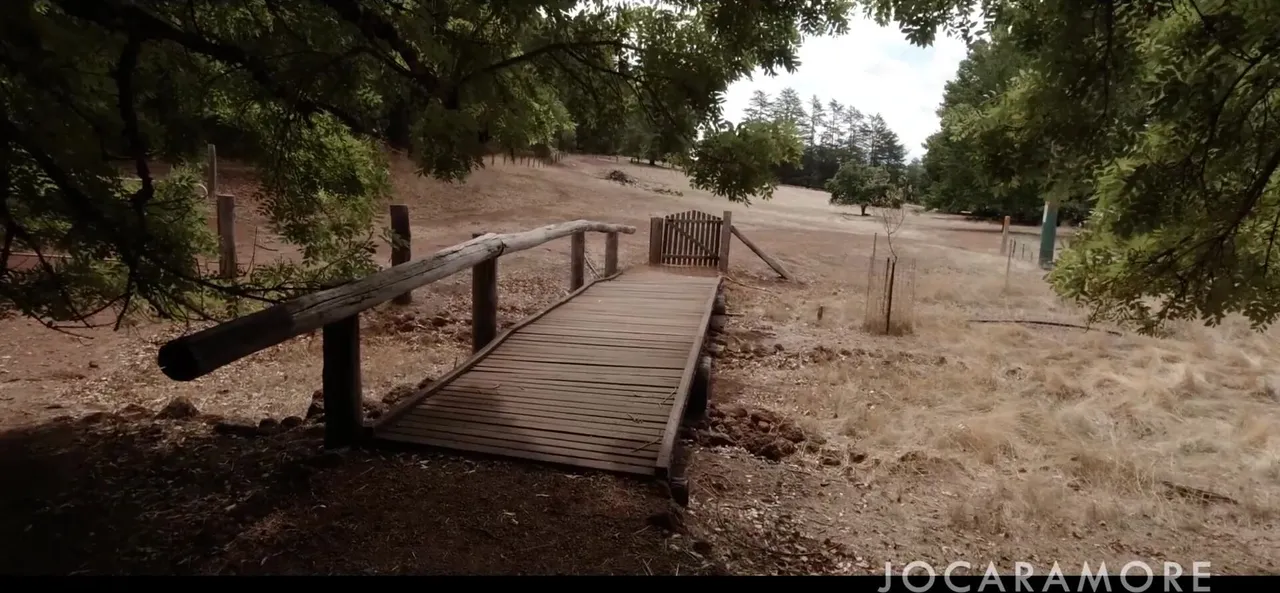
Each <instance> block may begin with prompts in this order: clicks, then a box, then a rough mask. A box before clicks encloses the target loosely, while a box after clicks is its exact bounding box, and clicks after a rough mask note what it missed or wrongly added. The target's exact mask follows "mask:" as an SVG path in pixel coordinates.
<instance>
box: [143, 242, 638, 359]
mask: <svg viewBox="0 0 1280 593" xmlns="http://www.w3.org/2000/svg"><path fill="white" fill-rule="evenodd" d="M579 232H602V233H608V232H616V233H623V234H628V235H629V234H632V233H635V232H636V229H635V227H631V226H624V225H616V224H606V223H601V222H591V221H586V220H578V221H573V222H567V223H560V224H552V225H547V226H544V227H542V228H538V229H534V230H531V231H525V232H522V233H512V234H507V235H493V234H489V235H484V236H481V237H476V238H474V239H472V240H470V241H467V242H465V243H460V244H458V245H454V246H452V247H449V248H446V249H443V250H440V251H437V252H436V253H435V254H433V255H431V256H430V257H427V258H424V259H419V260H416V261H412V262H409V263H406V264H401V265H399V266H392V267H390V268H387V269H384V270H381V271H379V272H375V273H373V274H370V275H368V276H365V277H364V278H362V279H360V280H356V281H354V282H350V283H347V284H344V285H342V286H338V287H335V288H330V289H327V290H320V291H317V292H314V293H311V294H308V295H305V296H301V297H298V298H295V299H291V300H289V301H286V302H284V303H281V304H279V305H275V306H273V307H269V308H267V309H263V310H262V311H258V312H256V313H252V314H250V315H246V316H244V317H241V318H239V319H235V320H232V321H228V322H226V323H223V324H220V325H216V326H214V327H211V328H208V329H205V330H202V331H199V332H196V333H194V334H191V335H188V336H183V337H181V338H177V339H175V340H172V341H170V342H169V343H167V344H165V345H164V346H163V347H161V348H160V352H159V354H158V356H157V363H158V364H159V365H160V368H161V370H163V371H164V373H165V375H167V376H168V377H169V378H171V379H174V380H178V381H190V380H192V379H196V378H198V377H201V376H204V375H207V374H209V373H211V372H213V371H214V370H216V369H218V368H220V367H223V366H225V365H227V364H230V363H232V362H235V361H236V360H239V359H241V358H244V357H245V356H248V355H250V354H253V353H254V352H257V351H259V350H262V349H264V348H269V347H271V346H274V345H276V344H279V343H281V342H283V341H285V340H288V339H289V338H292V337H295V336H298V335H301V334H304V333H307V332H310V331H313V330H316V329H319V328H321V327H324V326H325V325H327V324H329V323H331V322H333V321H337V320H339V319H343V318H346V317H350V316H352V315H356V314H358V313H360V312H361V311H364V310H366V309H369V308H372V307H374V306H377V305H379V304H382V303H385V302H387V301H389V300H391V299H393V298H395V297H396V296H397V295H401V294H404V293H406V292H409V291H412V290H413V289H415V288H418V287H420V286H424V285H426V284H430V283H431V282H434V281H436V280H439V279H441V278H445V277H447V276H450V275H453V274H455V273H457V272H460V271H462V270H465V269H468V268H471V267H474V266H475V265H476V264H478V263H480V262H482V261H485V260H489V259H493V258H495V257H498V256H499V255H502V254H505V253H513V252H516V251H523V250H526V249H530V248H532V247H536V246H538V245H541V244H543V243H546V242H548V241H551V240H554V239H559V238H562V237H567V236H570V235H573V234H574V233H579Z"/></svg>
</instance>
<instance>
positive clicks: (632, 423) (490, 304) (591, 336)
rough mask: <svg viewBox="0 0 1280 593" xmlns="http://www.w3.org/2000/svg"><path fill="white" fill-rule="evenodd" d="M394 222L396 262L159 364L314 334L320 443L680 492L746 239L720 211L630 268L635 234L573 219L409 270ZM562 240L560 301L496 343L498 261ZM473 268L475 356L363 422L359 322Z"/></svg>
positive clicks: (677, 231) (463, 248) (163, 354)
mask: <svg viewBox="0 0 1280 593" xmlns="http://www.w3.org/2000/svg"><path fill="white" fill-rule="evenodd" d="M395 212H396V210H395V209H394V207H393V228H395V230H396V232H397V234H398V235H399V236H400V237H401V238H402V239H404V240H403V241H401V242H399V245H400V246H399V248H398V249H397V250H396V251H395V252H394V253H393V262H395V265H393V266H392V267H390V268H387V269H384V270H382V271H379V272H376V273H374V274H371V275H369V276H367V277H365V278H362V279H359V280H356V281H353V282H350V283H348V284H344V285H341V286H338V287H335V288H330V289H327V290H321V291H318V292H315V293H312V294H308V295H305V296H302V297H298V298H296V299H293V300H290V301H286V302H284V303H280V304H277V305H274V306H272V307H270V308H267V309H263V310H261V311H258V312H256V313H253V314H250V315H247V316H245V317H241V318H239V319H235V320H232V321H228V322H226V323H223V324H221V325H217V326H214V327H211V328H209V329H205V330H203V331H200V332H197V333H194V334H191V335H187V336H184V337H181V338H178V339H175V340H173V341H171V342H169V343H167V344H165V345H164V346H163V347H162V348H161V349H160V352H159V355H158V363H159V365H160V367H161V368H162V369H163V371H164V372H165V374H166V375H168V376H169V377H170V378H172V379H175V380H179V381H189V380H192V379H195V378H198V377H200V376H203V375H206V374H208V373H210V372H213V371H214V370H215V369H217V368H219V367H222V366H224V365H226V364H229V363H231V362H233V361H235V360H238V359H240V358H243V357H245V356H248V355H250V354H252V353H254V352H258V351H260V350H263V349H265V348H268V347H270V346H273V345H276V344H279V343H281V342H284V341H286V340H288V339H291V338H293V337H296V336H299V335H302V334H305V333H309V332H312V331H314V330H317V329H322V330H323V339H324V345H323V355H324V371H323V387H324V404H325V443H326V445H327V446H331V447H341V446H350V445H355V444H377V443H387V444H390V443H395V444H400V445H422V446H430V447H436V448H443V449H449V450H455V451H464V452H471V453H480V454H490V455H498V456H503V457H512V458H519V459H528V460H534V461H541V462H551V463H558V464H565V465H572V466H579V467H585V468H594V469H601V470H609V471H618V472H625V473H632V474H642V475H651V476H657V477H659V478H665V479H669V480H671V481H673V483H678V482H682V480H681V479H680V476H679V475H677V473H679V472H677V471H675V470H674V469H673V461H672V460H673V453H674V448H675V446H676V436H677V432H678V429H679V426H680V423H681V421H682V419H683V418H685V417H686V416H687V415H697V414H699V413H700V412H702V411H703V410H704V409H705V405H706V398H707V393H708V391H709V381H710V358H709V357H706V356H704V355H703V353H702V350H703V342H704V337H705V336H706V334H707V331H708V327H709V324H710V322H711V319H712V316H713V315H714V314H718V313H723V312H724V311H723V300H722V299H719V298H717V297H718V293H719V291H720V286H721V273H722V272H723V271H725V270H726V269H727V265H728V253H729V238H730V236H731V234H732V235H737V236H739V237H741V235H740V234H739V233H737V231H736V229H733V228H732V225H731V224H730V217H729V213H727V212H726V213H725V216H723V217H715V216H710V215H706V214H703V213H700V212H688V213H681V214H675V215H670V216H667V217H663V218H653V219H651V223H650V246H649V265H648V266H639V267H637V268H636V269H634V270H628V271H626V272H625V273H624V272H622V271H620V270H619V267H618V237H619V235H620V234H633V233H635V231H636V229H635V227H631V226H625V225H615V224H606V223H600V222H590V221H575V222H568V223H562V224H555V225H549V226H546V227H542V228H539V229H535V230H532V231H527V232H523V233H513V234H507V235H496V234H482V235H478V236H475V237H474V238H473V239H472V240H470V241H467V242H465V243H461V244H458V245H454V246H452V247H449V248H447V249H444V250H441V251H439V252H437V253H434V254H432V255H431V256H429V257H427V258H425V259H420V260H414V261H409V259H410V258H409V256H408V254H407V253H406V252H405V248H404V245H406V244H407V242H408V241H407V239H408V224H407V221H406V220H404V219H403V217H401V219H400V220H399V221H398V222H397V221H396V218H397V217H396V216H394V213H395ZM401 213H403V210H401ZM726 229H727V230H726ZM588 232H601V233H605V234H606V242H605V263H604V273H603V275H601V277H599V278H596V279H594V280H592V281H590V282H587V281H585V264H586V235H587V233H588ZM564 237H570V238H571V249H570V263H571V265H570V274H569V277H570V278H569V289H570V292H569V294H568V295H567V296H566V297H565V298H563V299H561V300H560V301H558V302H556V303H553V304H552V305H550V306H549V307H547V308H546V309H544V310H542V311H540V312H538V313H537V314H534V315H532V316H530V317H528V318H526V319H524V320H521V321H520V322H518V323H517V324H515V325H514V326H512V327H511V328H509V329H507V330H506V331H505V332H503V333H501V334H498V333H497V331H496V329H497V302H498V290H497V287H498V284H497V260H498V258H499V257H500V256H501V255H503V254H507V253H511V252H514V251H521V250H525V249H529V248H532V247H535V246H538V245H541V244H544V243H547V242H549V241H552V240H555V239H560V238H564ZM749 246H750V247H751V248H752V249H753V251H757V252H758V250H757V249H756V248H755V246H754V245H750V244H749ZM762 255H763V254H762ZM774 263H776V262H771V265H773V264H774ZM468 268H469V269H471V270H472V338H473V340H472V345H473V355H472V356H471V357H470V358H469V359H467V360H466V361H465V362H463V363H462V364H460V365H458V366H457V367H456V368H454V369H453V370H452V371H450V372H449V373H447V374H446V375H445V376H443V377H441V378H440V379H439V380H437V381H435V382H434V383H432V384H431V385H428V386H426V387H425V388H422V389H420V390H419V391H418V392H416V393H414V394H412V395H411V396H410V397H408V398H406V399H405V400H403V401H402V402H400V403H399V404H397V405H396V406H395V407H394V408H392V409H391V410H390V411H388V412H387V413H386V414H385V415H383V416H382V417H381V418H379V419H378V420H377V421H376V422H374V423H366V422H365V420H364V418H363V417H362V412H361V409H362V407H361V398H362V389H361V383H360V338H359V314H360V313H361V312H362V311H366V310H368V309H370V308H372V307H374V306H377V305H380V304H382V303H385V302H387V301H395V302H397V303H404V302H406V301H408V300H411V298H412V297H411V295H410V293H411V291H412V290H413V289H416V288H419V287H421V286H424V285H426V284H429V283H431V282H434V281H436V280H439V279H441V278H444V277H447V276H449V275H451V274H454V273H457V272H460V271H462V270H466V269H468ZM593 270H594V268H593ZM779 271H780V273H781V274H783V275H785V272H783V271H781V270H779ZM673 491H674V489H673ZM677 495H679V493H677Z"/></svg>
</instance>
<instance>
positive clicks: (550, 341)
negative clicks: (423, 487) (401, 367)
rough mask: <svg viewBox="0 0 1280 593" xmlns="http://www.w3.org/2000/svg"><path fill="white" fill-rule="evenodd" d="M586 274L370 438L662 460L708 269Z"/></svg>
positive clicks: (646, 469) (576, 459)
mask: <svg viewBox="0 0 1280 593" xmlns="http://www.w3.org/2000/svg"><path fill="white" fill-rule="evenodd" d="M703 237H704V238H705V235H703ZM664 285H665V288H666V289H667V290H666V292H663V291H662V290H661V289H662V288H663V287H664ZM588 286H591V288H586V289H584V290H580V291H576V292H575V294H576V295H577V296H576V297H574V298H573V299H572V300H566V301H562V303H561V304H560V305H559V307H557V308H556V310H555V311H551V312H545V313H544V314H543V315H541V316H540V317H539V318H538V319H537V320H536V321H532V322H529V323H526V324H524V325H523V326H521V327H519V328H513V330H510V331H509V332H508V333H507V334H504V336H505V337H504V338H503V341H502V343H501V345H500V346H497V347H493V348H490V349H488V350H487V351H486V352H485V353H483V354H482V355H477V356H473V357H472V359H471V360H469V361H468V365H467V368H466V369H465V370H463V371H461V372H455V373H451V374H450V375H448V376H446V377H444V378H442V379H441V381H438V382H437V383H436V384H433V385H432V386H431V387H428V389H427V390H425V391H424V392H423V393H421V394H420V395H418V394H415V396H413V399H414V401H413V402H412V403H410V404H408V407H406V408H403V409H402V410H401V411H399V412H396V411H393V412H392V413H390V414H388V415H387V416H384V418H383V419H381V420H379V423H378V424H377V426H376V427H375V429H374V435H375V438H378V439H383V440H388V441H399V442H404V443H417V444H427V445H430V446H437V447H441V448H446V449H454V450H460V451H469V452H473V453H488V454H498V455H503V456H507V457H516V458H525V459H539V458H540V459H542V460H551V461H553V462H555V463H561V464H569V465H576V466H579V467H599V468H602V469H603V468H604V466H602V465H599V464H621V466H611V467H613V469H614V470H615V471H625V472H629V473H641V474H647V475H655V474H657V473H660V472H664V471H666V470H665V468H666V466H664V465H663V462H662V454H663V451H664V448H666V449H671V448H673V447H674V434H675V429H674V427H673V425H672V424H671V423H672V419H673V418H674V419H675V420H676V422H677V424H676V426H678V422H679V419H680V418H681V417H683V416H684V414H685V410H686V408H687V401H688V397H689V395H690V390H691V388H692V382H693V381H694V379H693V376H691V375H690V372H691V371H693V372H696V369H694V367H695V366H697V365H696V364H691V363H690V362H689V355H690V353H694V354H697V353H699V352H700V351H701V347H702V346H701V336H702V335H703V334H705V332H706V328H707V324H708V315H709V314H710V309H711V307H712V302H713V300H714V298H715V297H716V295H717V294H718V292H719V290H718V287H719V277H718V276H713V277H683V276H672V275H666V274H661V273H651V274H637V275H636V276H630V275H628V276H623V277H621V278H619V279H617V280H614V281H611V282H603V283H595V284H594V285H588ZM633 287H640V288H641V290H640V291H639V293H640V296H633V295H632V293H631V292H630V291H629V290H628V289H629V288H633ZM664 295H665V296H669V297H672V298H668V299H663V298H661V297H663V296H664ZM637 307H639V308H637ZM654 332H656V333H654ZM574 334H584V335H585V336H586V337H585V338H579V337H577V336H576V335H574ZM650 337H657V338H661V340H660V341H652V340H650V339H649V338H650ZM697 376H698V377H705V376H706V373H705V372H701V373H700V374H698V375H697ZM693 395H694V397H697V394H693ZM696 408H697V405H696V403H695V409H696ZM397 413H398V414H399V420H397V419H396V414H397ZM610 439H612V440H610ZM627 440H630V441H631V442H632V443H633V446H630V447H626V448H625V451H622V450H619V449H618V447H617V446H616V444H613V443H617V442H619V441H627ZM668 441H670V442H668ZM668 455H669V453H668ZM619 457H625V458H627V459H628V460H627V461H626V462H622V461H620V460H619Z"/></svg>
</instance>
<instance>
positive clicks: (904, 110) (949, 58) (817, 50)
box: [724, 18, 966, 157]
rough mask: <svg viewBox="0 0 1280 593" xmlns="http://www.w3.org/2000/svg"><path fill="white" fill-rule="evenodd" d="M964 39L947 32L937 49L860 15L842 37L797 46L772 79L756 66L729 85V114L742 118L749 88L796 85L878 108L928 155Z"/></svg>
mask: <svg viewBox="0 0 1280 593" xmlns="http://www.w3.org/2000/svg"><path fill="white" fill-rule="evenodd" d="M965 53H966V50H965V46H964V43H963V42H961V41H960V40H958V39H952V38H948V37H942V38H939V39H938V40H936V41H935V42H934V44H933V46H932V47H926V48H921V47H916V46H914V45H911V43H910V42H908V41H907V39H906V37H905V36H903V35H902V33H900V32H899V31H898V29H897V28H896V27H880V26H878V25H876V24H875V22H873V21H871V20H869V19H863V18H857V19H855V20H854V21H853V22H852V23H850V26H849V33H848V34H846V35H844V36H841V37H816V38H812V39H809V40H807V41H805V43H804V45H802V46H801V48H800V67H799V68H798V69H797V70H796V72H795V73H794V74H787V73H785V72H782V73H779V74H778V75H777V76H773V77H770V76H768V75H766V74H764V73H763V72H758V73H757V74H756V76H755V77H754V79H753V80H746V79H744V80H740V81H738V82H737V83H735V84H733V85H732V86H730V87H729V92H728V93H727V96H726V97H725V104H724V115H725V118H726V119H728V120H730V121H739V120H740V119H741V118H742V113H743V110H744V109H745V108H746V106H747V101H748V100H749V99H750V98H751V94H752V93H753V92H755V91H757V90H762V91H765V92H767V93H769V94H770V95H777V94H778V91H780V90H782V89H783V88H786V87H791V88H794V89H795V90H796V91H797V92H799V93H800V96H801V97H802V98H803V99H804V100H805V104H806V107H807V105H808V101H809V98H810V97H812V96H813V95H817V96H818V97H819V98H820V99H822V101H823V102H824V103H825V102H827V101H830V100H831V99H835V100H837V101H839V102H841V103H844V104H846V105H853V106H854V107H857V108H858V110H859V111H862V112H863V113H866V114H868V115H869V114H872V113H879V114H880V115H881V116H883V117H884V119H885V121H886V122H888V124H889V127H891V128H893V130H894V131H895V132H897V133H898V136H899V138H901V139H902V143H903V144H904V145H905V146H906V147H907V153H908V154H909V155H911V156H913V157H916V156H921V155H923V154H924V149H923V148H922V147H921V146H920V144H921V143H922V142H924V140H925V138H927V137H928V136H929V135H930V134H932V133H934V132H935V131H937V130H938V117H937V114H936V113H935V111H936V110H937V108H938V104H939V103H940V102H941V101H942V91H943V86H944V85H945V84H946V82H947V81H948V80H950V79H951V78H952V77H953V76H955V73H956V67H957V66H959V65H960V61H961V60H963V59H964V57H965Z"/></svg>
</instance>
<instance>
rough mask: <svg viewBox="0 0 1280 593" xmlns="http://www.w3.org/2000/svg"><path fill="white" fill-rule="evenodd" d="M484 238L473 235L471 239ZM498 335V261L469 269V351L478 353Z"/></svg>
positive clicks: (491, 261) (476, 234)
mask: <svg viewBox="0 0 1280 593" xmlns="http://www.w3.org/2000/svg"><path fill="white" fill-rule="evenodd" d="M481 236H484V233H474V234H472V235H471V237H472V238H476V237H481ZM496 335H498V260H497V259H488V260H485V261H482V262H480V263H478V264H476V265H475V267H473V268H471V351H472V352H479V351H480V350H481V349H483V348H484V347H485V346H488V345H489V342H492V341H493V338H494V336H496Z"/></svg>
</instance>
